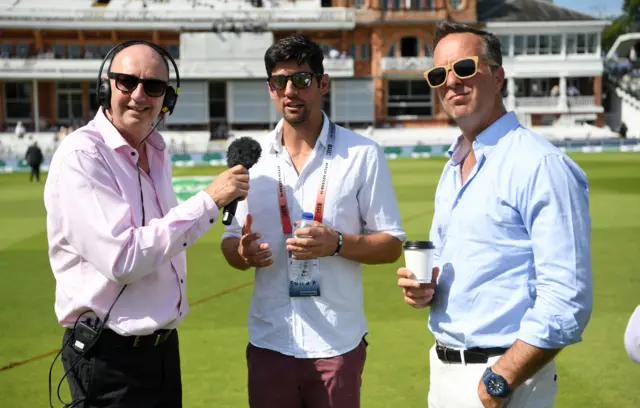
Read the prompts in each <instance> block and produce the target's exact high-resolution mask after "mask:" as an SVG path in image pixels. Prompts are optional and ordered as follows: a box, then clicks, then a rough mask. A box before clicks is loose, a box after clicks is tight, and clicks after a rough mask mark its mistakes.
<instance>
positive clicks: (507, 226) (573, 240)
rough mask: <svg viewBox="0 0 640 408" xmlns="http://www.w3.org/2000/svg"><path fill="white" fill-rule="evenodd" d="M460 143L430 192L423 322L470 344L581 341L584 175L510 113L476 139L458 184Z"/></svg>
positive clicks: (449, 342) (589, 299) (444, 336)
mask: <svg viewBox="0 0 640 408" xmlns="http://www.w3.org/2000/svg"><path fill="white" fill-rule="evenodd" d="M465 145H466V144H465V143H463V139H462V138H459V139H458V141H457V142H456V143H454V145H453V146H452V147H451V149H450V150H449V155H450V160H449V161H448V162H447V164H446V165H445V167H444V171H443V173H442V176H441V178H440V181H439V183H438V188H437V190H436V202H435V214H434V219H433V224H432V228H431V233H430V236H431V240H432V241H433V242H434V243H435V246H436V253H435V259H436V265H437V266H439V267H440V277H439V278H438V285H437V289H436V295H435V297H434V301H433V304H432V306H431V312H430V318H429V328H430V329H431V331H432V332H433V333H434V335H435V337H436V340H438V341H439V342H440V343H442V344H444V345H446V346H449V347H456V348H466V349H469V348H473V347H510V346H511V345H512V344H513V343H514V342H515V341H516V339H520V340H522V341H524V342H526V343H528V344H531V345H533V346H536V347H540V348H560V347H564V346H567V345H569V344H572V343H576V342H579V341H580V340H581V336H582V332H583V331H584V328H585V326H586V325H587V322H588V321H589V318H590V316H591V308H592V303H593V294H592V278H591V251H590V235H591V219H590V216H589V197H588V194H589V186H588V181H587V177H586V174H585V173H584V172H583V171H582V169H581V168H580V167H579V166H578V165H577V164H576V163H575V162H573V161H572V160H571V159H570V158H568V157H567V156H566V155H565V154H564V153H562V152H561V151H560V150H559V149H557V148H556V147H555V146H553V145H552V144H551V143H549V142H548V141H547V140H546V139H544V138H543V137H541V136H539V135H536V134H535V133H533V132H531V131H530V130H528V129H525V128H523V127H522V126H520V124H519V123H518V119H517V118H516V116H515V115H514V114H513V113H512V112H510V113H507V114H505V115H504V116H502V117H501V118H500V119H499V120H497V121H496V122H494V123H493V124H492V125H491V126H490V127H488V128H487V129H486V130H484V131H483V132H482V133H480V134H479V135H478V137H477V138H476V140H475V141H474V142H473V144H472V148H473V151H474V153H475V155H476V158H477V164H476V166H475V167H474V168H473V170H472V171H471V173H470V175H469V177H468V179H467V181H466V183H465V184H464V185H462V182H461V169H460V167H461V166H460V163H461V161H462V159H463V158H464V156H465V155H466V153H467V151H468V150H467V149H465V148H464V146H465Z"/></svg>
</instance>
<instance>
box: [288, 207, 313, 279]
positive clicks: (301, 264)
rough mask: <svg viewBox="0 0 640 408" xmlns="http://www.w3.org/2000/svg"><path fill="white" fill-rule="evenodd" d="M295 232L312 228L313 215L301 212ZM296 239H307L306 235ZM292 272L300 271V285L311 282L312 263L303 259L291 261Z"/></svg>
mask: <svg viewBox="0 0 640 408" xmlns="http://www.w3.org/2000/svg"><path fill="white" fill-rule="evenodd" d="M296 225H297V226H296V231H297V230H299V229H302V228H308V227H312V226H313V213H310V212H303V213H302V219H301V220H300V221H298V222H297V223H296ZM296 237H298V238H309V237H308V236H306V235H297V234H296ZM291 262H292V266H293V267H294V270H298V271H300V283H303V284H306V283H308V282H311V267H312V261H311V260H308V259H305V260H301V259H293V258H292V259H291Z"/></svg>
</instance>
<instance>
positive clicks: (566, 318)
mask: <svg viewBox="0 0 640 408" xmlns="http://www.w3.org/2000/svg"><path fill="white" fill-rule="evenodd" d="M520 200H521V202H522V204H521V206H520V207H521V215H522V218H523V220H524V224H525V227H526V228H527V230H528V232H529V235H530V239H531V244H532V247H533V256H534V262H535V273H536V295H535V302H534V305H533V307H532V308H531V309H529V310H528V311H527V312H526V313H525V315H524V318H523V319H522V321H521V326H520V332H519V336H518V337H519V339H520V340H522V341H524V342H526V343H528V344H531V345H533V346H536V347H540V348H562V347H565V346H568V345H570V344H573V343H577V342H579V341H581V339H582V333H583V331H584V329H585V327H586V325H587V323H588V321H589V319H590V317H591V310H592V305H593V288H592V276H591V275H592V274H591V250H590V239H591V218H590V215H589V188H588V182H587V178H586V175H585V174H584V172H583V171H582V170H581V169H580V168H579V167H578V166H577V165H576V164H575V163H574V162H573V161H571V160H570V159H568V158H567V157H565V156H563V155H559V154H557V155H556V154H554V155H548V156H546V157H545V158H544V159H543V160H542V161H541V162H540V163H539V165H538V166H537V167H536V169H535V171H534V172H532V175H531V177H529V180H528V183H527V185H526V186H525V188H524V189H523V191H522V194H521V197H520Z"/></svg>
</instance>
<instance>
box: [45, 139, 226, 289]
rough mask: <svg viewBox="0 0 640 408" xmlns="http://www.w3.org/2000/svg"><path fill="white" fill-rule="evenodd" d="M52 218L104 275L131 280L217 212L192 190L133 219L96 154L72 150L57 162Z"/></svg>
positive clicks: (123, 281) (187, 239) (155, 267)
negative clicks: (153, 213)
mask: <svg viewBox="0 0 640 408" xmlns="http://www.w3.org/2000/svg"><path fill="white" fill-rule="evenodd" d="M54 201H55V202H54V204H53V205H54V207H53V210H54V212H55V220H56V222H57V223H58V226H59V229H60V231H61V234H62V235H63V236H64V238H65V240H66V241H67V242H68V243H69V244H70V246H71V247H72V248H73V249H74V250H75V251H77V252H78V254H79V255H80V256H82V257H83V258H84V259H86V260H87V261H88V262H90V263H91V264H92V265H93V266H94V267H95V268H96V269H97V270H98V271H100V272H101V273H102V274H103V275H104V276H106V277H107V278H108V279H110V280H112V281H115V282H117V283H120V284H127V283H132V282H135V281H137V280H140V279H142V278H143V277H144V276H146V275H148V274H151V273H153V272H154V271H156V270H158V267H159V266H160V265H161V264H162V263H164V262H167V261H168V260H170V259H171V258H172V257H174V256H176V255H177V254H178V253H180V251H183V250H185V249H186V247H188V246H189V244H190V243H193V241H194V240H195V239H197V238H198V237H199V236H200V235H202V234H203V233H204V232H206V228H203V225H205V224H208V225H211V224H213V223H214V222H215V220H216V219H217V217H218V208H217V206H216V205H215V203H214V202H213V200H212V199H211V197H209V196H208V195H207V194H206V193H204V192H200V193H198V194H195V195H194V196H192V197H191V198H189V199H188V200H186V201H185V202H183V203H181V204H179V205H177V206H176V207H174V208H172V209H171V210H170V211H169V212H168V213H167V214H166V215H165V216H164V217H163V218H159V219H152V220H150V221H149V224H148V225H147V226H143V227H137V226H136V225H135V224H134V220H133V216H132V214H133V212H132V210H131V205H130V203H129V202H127V200H126V199H125V198H124V197H123V196H122V194H121V192H120V189H119V186H118V183H117V182H116V180H115V179H114V177H113V176H112V174H111V172H110V171H109V169H108V168H107V167H106V165H105V164H104V162H103V161H101V160H100V157H99V155H97V154H96V155H94V154H92V153H91V152H85V151H73V152H71V153H70V154H69V155H68V156H67V157H65V158H64V159H63V160H62V162H61V163H60V168H59V171H58V177H57V180H56V183H55V194H54Z"/></svg>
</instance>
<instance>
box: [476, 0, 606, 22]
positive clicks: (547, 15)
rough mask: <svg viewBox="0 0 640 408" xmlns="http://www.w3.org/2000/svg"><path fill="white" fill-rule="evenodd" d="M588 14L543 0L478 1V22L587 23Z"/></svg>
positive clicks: (591, 18) (589, 16)
mask: <svg viewBox="0 0 640 408" xmlns="http://www.w3.org/2000/svg"><path fill="white" fill-rule="evenodd" d="M589 20H599V19H598V18H596V17H594V16H591V15H589V14H584V13H580V12H578V11H575V10H570V9H568V8H565V7H562V6H558V5H556V4H553V3H551V2H549V1H544V0H478V21H482V22H498V21H500V22H512V21H513V22H515V21H531V22H533V21H589Z"/></svg>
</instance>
